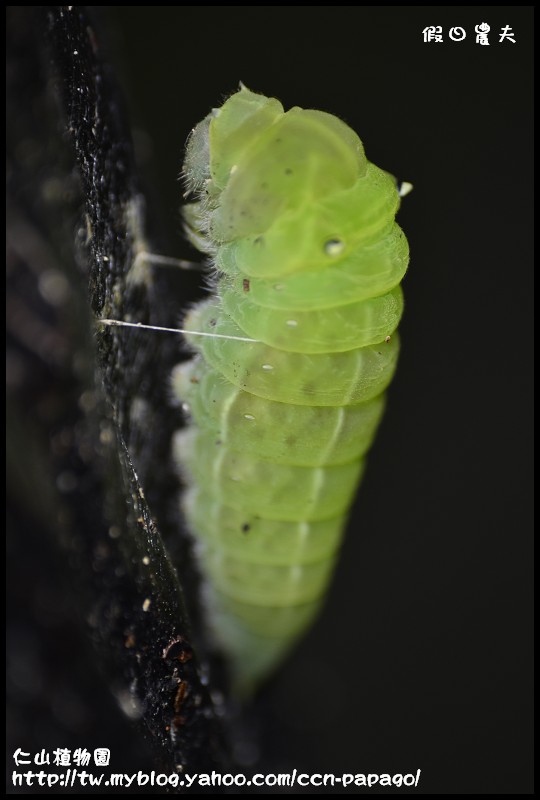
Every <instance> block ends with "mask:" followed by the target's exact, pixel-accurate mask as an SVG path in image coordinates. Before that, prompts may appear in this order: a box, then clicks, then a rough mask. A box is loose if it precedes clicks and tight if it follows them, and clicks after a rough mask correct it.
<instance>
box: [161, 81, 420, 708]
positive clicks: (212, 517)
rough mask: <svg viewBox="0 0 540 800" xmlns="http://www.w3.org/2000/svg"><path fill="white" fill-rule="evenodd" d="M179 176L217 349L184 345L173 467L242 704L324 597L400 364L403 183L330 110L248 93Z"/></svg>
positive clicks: (198, 309) (234, 99)
mask: <svg viewBox="0 0 540 800" xmlns="http://www.w3.org/2000/svg"><path fill="white" fill-rule="evenodd" d="M184 175H185V179H186V183H187V188H188V191H189V192H190V193H192V194H193V196H194V198H195V202H192V203H190V204H188V205H187V207H186V209H185V212H184V214H185V221H186V228H187V231H188V236H189V238H190V240H191V241H192V243H194V244H195V245H196V246H197V248H198V249H199V250H201V251H202V252H204V253H206V254H208V255H209V256H210V257H211V263H212V265H213V268H214V272H215V281H214V292H213V294H212V296H211V297H209V298H208V299H206V300H204V301H203V302H201V303H199V304H198V305H196V306H195V307H194V308H193V309H192V310H191V311H190V312H189V314H188V316H187V318H186V320H185V324H184V327H185V328H186V329H187V331H188V332H189V331H193V332H196V331H199V332H207V333H209V334H217V335H218V336H212V335H210V336H208V337H206V338H199V337H195V336H190V335H189V333H188V334H187V340H188V342H189V344H190V346H191V347H192V348H193V350H194V351H195V353H196V355H195V357H194V358H193V359H192V360H191V361H188V362H186V363H185V364H182V365H181V366H180V367H179V368H177V370H176V372H175V377H174V389H175V392H176V394H177V395H178V397H179V398H181V400H182V401H183V402H184V403H185V404H186V406H187V407H188V408H189V413H190V421H189V425H188V427H187V428H186V429H184V430H183V431H181V432H180V433H179V434H178V436H177V438H176V440H175V457H176V459H177V461H178V464H179V465H180V468H181V471H182V473H183V475H184V476H185V479H186V481H187V489H186V491H185V493H184V496H183V501H182V502H183V511H184V514H185V517H186V519H187V524H188V526H189V529H190V531H191V533H192V535H193V536H194V537H195V540H196V542H197V551H198V556H199V561H200V567H201V571H202V573H203V575H204V577H205V579H206V589H205V592H206V594H205V607H206V610H207V616H208V620H209V624H210V627H211V629H212V630H213V633H214V636H215V637H216V639H217V641H218V643H219V644H220V645H221V646H222V648H223V650H224V651H225V652H226V654H227V655H228V657H229V660H230V664H231V670H232V675H233V677H234V681H235V683H236V686H237V688H238V690H239V691H240V692H244V693H246V692H250V691H252V690H253V688H254V687H256V686H257V685H258V684H259V683H260V682H261V681H262V680H263V679H264V678H265V677H266V676H267V675H268V674H269V673H270V672H271V671H272V670H273V669H274V668H275V666H276V665H277V664H278V663H279V662H280V661H281V660H282V659H283V658H284V656H285V655H286V653H287V651H288V650H289V649H290V647H291V645H292V644H293V643H294V642H295V640H296V639H297V638H298V636H299V635H300V634H301V633H302V632H303V631H304V630H305V629H306V628H307V626H309V625H310V623H311V622H312V621H313V619H314V617H315V616H316V614H317V611H318V609H319V607H320V605H321V602H322V599H323V597H324V595H325V591H326V589H327V586H328V583H329V581H330V578H331V575H332V571H333V569H334V566H335V563H336V557H337V554H338V550H339V546H340V541H341V538H342V534H343V531H344V528H345V526H346V523H347V514H348V510H349V507H350V505H351V502H352V500H353V498H354V496H355V493H356V491H357V487H358V485H359V481H360V480H361V477H362V473H363V471H364V463H365V455H366V452H367V450H368V449H369V447H370V445H371V443H372V440H373V438H374V434H375V431H376V428H377V426H378V424H379V421H380V419H381V415H382V412H383V407H384V391H385V389H386V388H387V386H388V384H389V383H390V381H391V379H392V376H393V373H394V370H395V367H396V361H397V357H398V349H399V342H398V336H397V334H396V333H395V331H396V328H397V325H398V323H399V320H400V317H401V314H402V310H403V297H402V291H401V288H400V285H399V284H400V282H401V279H402V278H403V276H404V274H405V271H406V269H407V265H408V258H409V253H408V245H407V240H406V238H405V236H404V234H403V232H402V231H401V229H400V228H399V227H398V225H397V224H396V223H395V221H394V218H395V215H396V212H397V209H398V207H399V203H400V196H399V192H398V188H397V185H396V180H395V179H394V178H393V177H392V176H391V175H389V174H388V173H386V172H384V171H383V170H381V169H379V168H378V167H376V166H374V165H373V164H371V163H370V162H369V161H368V160H367V158H366V156H365V154H364V148H363V146H362V142H361V141H360V139H359V138H358V136H357V135H356V133H354V131H353V130H351V128H349V127H348V126H347V125H346V124H345V123H344V122H342V121H341V120H340V119H338V118H337V117H335V116H333V115H331V114H328V113H325V112H322V111H314V110H310V109H309V110H305V109H301V108H298V107H295V108H291V109H290V110H289V111H287V112H285V111H284V109H283V106H282V105H281V103H280V102H279V101H278V100H276V99H274V98H268V97H265V96H263V95H259V94H255V93H253V92H251V91H249V90H248V89H246V88H245V87H243V86H242V87H241V89H240V90H239V91H238V92H237V93H235V94H233V95H232V96H231V97H229V99H228V100H227V101H226V102H225V103H224V105H223V106H222V107H221V108H219V109H214V110H213V111H212V112H211V113H210V114H208V116H207V117H206V118H205V119H204V120H203V121H202V122H200V123H199V124H198V125H197V126H196V128H195V129H194V130H193V132H192V134H191V136H190V138H189V140H188V144H187V150H186V156H185V163H184ZM228 337H233V338H228ZM234 337H237V338H238V339H243V340H244V341H238V340H237V338H234Z"/></svg>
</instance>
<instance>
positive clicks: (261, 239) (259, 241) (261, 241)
mask: <svg viewBox="0 0 540 800" xmlns="http://www.w3.org/2000/svg"><path fill="white" fill-rule="evenodd" d="M253 244H264V236H257V238H256V239H253Z"/></svg>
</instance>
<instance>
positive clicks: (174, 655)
mask: <svg viewBox="0 0 540 800" xmlns="http://www.w3.org/2000/svg"><path fill="white" fill-rule="evenodd" d="M163 658H166V659H167V660H168V661H179V662H180V663H181V664H185V663H186V661H191V659H192V658H193V652H192V650H191V647H190V645H189V644H188V643H187V642H186V640H185V639H182V637H181V636H178V637H177V638H176V639H173V640H172V642H170V644H169V645H168V646H167V647H166V648H165V649H164V650H163Z"/></svg>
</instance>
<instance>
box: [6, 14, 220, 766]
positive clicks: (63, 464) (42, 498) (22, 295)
mask: <svg viewBox="0 0 540 800" xmlns="http://www.w3.org/2000/svg"><path fill="white" fill-rule="evenodd" d="M8 25H9V30H10V35H9V37H8V42H9V52H8V123H9V125H8V259H7V270H8V305H7V310H8V334H9V340H8V388H9V393H8V463H9V470H8V472H9V475H10V478H9V483H8V489H9V498H10V502H11V512H10V520H11V521H12V526H13V528H14V529H17V530H15V531H14V532H15V534H16V535H17V536H19V535H22V534H24V531H25V530H27V529H32V530H34V531H35V530H37V531H39V532H41V533H42V535H43V536H44V537H47V541H48V542H49V543H50V546H51V547H53V548H56V549H57V551H58V552H59V553H60V556H61V557H62V558H63V560H64V564H65V568H66V571H69V572H70V574H71V577H72V578H73V580H72V581H71V586H72V587H73V593H74V598H75V602H76V603H77V605H78V607H79V608H80V612H81V616H82V617H84V618H86V619H87V620H88V621H89V623H90V630H91V635H92V639H93V641H94V643H95V645H96V646H97V651H98V653H99V655H100V658H101V660H102V661H103V664H104V670H105V673H106V675H107V679H108V680H110V682H111V684H112V687H113V691H114V693H115V695H116V697H117V699H118V700H119V702H120V704H121V706H122V707H123V709H124V710H125V712H126V713H127V714H128V716H130V717H131V718H133V719H140V720H141V721H142V723H143V724H144V725H145V726H146V729H147V731H149V732H150V734H151V737H152V738H153V740H154V742H155V743H156V744H157V745H158V749H159V751H160V753H161V756H162V759H163V761H164V763H166V764H167V765H168V767H169V768H170V769H185V770H189V771H191V772H197V771H201V770H204V769H208V768H211V767H212V766H215V765H216V764H219V763H220V761H221V759H222V758H223V755H222V752H223V750H222V748H223V745H222V741H221V732H220V728H219V725H218V723H217V721H216V715H215V711H214V708H213V705H212V701H211V698H210V695H209V692H208V690H207V688H206V686H205V684H204V682H203V680H201V675H200V670H199V667H198V664H197V660H196V658H195V656H194V653H193V649H192V646H191V632H190V628H189V623H188V619H187V615H186V611H185V607H184V602H183V599H182V593H181V590H180V587H179V584H178V578H177V575H176V572H175V570H174V568H173V567H172V565H171V562H170V560H169V558H168V556H167V553H166V552H165V549H164V546H163V542H162V538H161V535H160V532H159V530H158V523H157V522H156V521H155V519H154V517H156V518H157V519H158V521H159V524H160V526H161V525H162V524H165V525H170V524H171V520H172V521H173V522H174V521H176V519H175V513H174V511H172V510H171V509H173V508H174V501H175V495H176V491H177V487H176V485H175V483H174V479H173V478H172V477H171V475H172V470H171V467H170V456H169V442H170V436H171V431H172V430H173V429H174V427H175V424H176V422H175V420H174V417H173V415H172V412H171V410H170V409H169V405H170V404H169V402H168V398H167V387H166V385H165V381H164V380H163V378H162V377H160V376H163V375H166V374H167V370H168V368H169V366H170V364H171V363H173V362H174V359H175V356H176V352H175V344H174V342H172V341H169V342H165V343H164V341H163V339H160V338H159V337H151V336H150V337H149V336H146V335H145V333H144V332H140V333H139V332H134V331H127V332H126V331H122V330H117V329H115V330H110V329H103V330H97V331H96V330H95V327H94V326H95V323H94V322H93V320H92V314H91V311H90V309H91V310H92V312H93V314H94V315H96V316H97V317H105V316H106V317H112V318H116V319H133V320H136V321H140V322H149V323H152V324H160V323H161V324H163V320H162V319H161V318H160V317H159V314H158V311H159V309H160V308H161V307H162V305H164V304H163V302H162V301H163V289H161V288H160V285H159V282H157V281H155V280H154V279H153V276H152V273H151V272H150V271H149V270H148V269H147V268H144V267H142V268H139V269H137V270H134V269H132V265H133V264H134V263H135V257H136V255H137V253H139V252H140V251H141V250H142V249H145V247H146V244H145V241H144V228H145V219H144V198H143V196H142V193H141V191H140V188H139V186H138V182H137V175H136V170H135V166H134V159H133V152H132V145H131V138H130V135H129V130H128V125H127V124H126V121H125V115H124V112H123V108H122V105H121V100H120V98H119V93H118V91H117V89H116V87H115V84H114V81H113V79H112V76H111V74H110V71H109V69H108V68H107V67H106V65H104V64H103V62H102V61H101V60H100V57H99V44H98V37H97V35H96V33H95V31H94V30H93V28H92V25H91V23H90V20H89V19H88V17H87V14H86V12H85V10H84V8H83V7H77V6H55V7H21V8H17V7H10V9H9V17H8ZM51 56H52V58H51ZM139 262H140V259H139ZM158 348H159V349H158ZM143 486H144V492H143V488H142V487H143ZM145 495H146V496H145ZM147 498H148V500H147ZM150 508H152V512H151V511H150ZM21 532H22V534H21ZM13 542H14V548H15V553H16V554H18V557H22V558H24V547H25V546H24V543H23V542H21V541H20V540H19V539H17V538H16V537H14V538H13ZM16 557H17V555H16Z"/></svg>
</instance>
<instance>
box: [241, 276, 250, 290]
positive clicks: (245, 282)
mask: <svg viewBox="0 0 540 800" xmlns="http://www.w3.org/2000/svg"><path fill="white" fill-rule="evenodd" d="M242 288H243V290H244V292H249V278H244V280H243V281H242Z"/></svg>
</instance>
